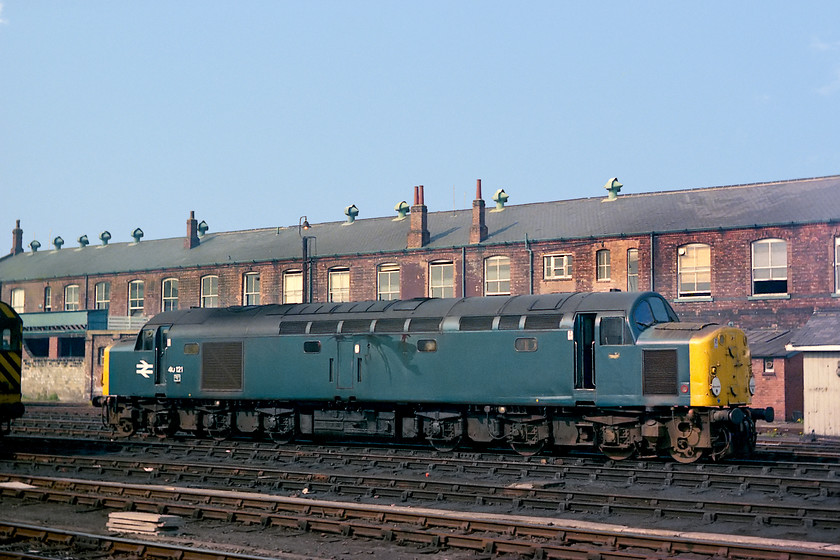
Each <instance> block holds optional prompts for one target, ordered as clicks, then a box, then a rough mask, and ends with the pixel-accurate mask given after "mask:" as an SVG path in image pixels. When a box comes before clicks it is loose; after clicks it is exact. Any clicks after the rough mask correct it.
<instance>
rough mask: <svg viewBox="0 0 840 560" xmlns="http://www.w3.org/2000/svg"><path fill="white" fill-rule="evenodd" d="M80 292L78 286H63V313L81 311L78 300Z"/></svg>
mask: <svg viewBox="0 0 840 560" xmlns="http://www.w3.org/2000/svg"><path fill="white" fill-rule="evenodd" d="M80 296H81V290H80V289H79V285H78V284H67V285H66V286H64V311H78V310H79V309H81V306H80V305H79V299H80Z"/></svg>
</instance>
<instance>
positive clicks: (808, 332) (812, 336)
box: [790, 311, 840, 349]
mask: <svg viewBox="0 0 840 560" xmlns="http://www.w3.org/2000/svg"><path fill="white" fill-rule="evenodd" d="M818 346H825V347H834V348H837V347H840V311H816V312H815V313H814V314H813V315H811V318H810V319H808V322H807V323H805V326H803V327H802V328H800V329H799V330H797V331H796V333H795V334H794V335H793V338H791V340H790V347H791V348H792V349H797V348H814V347H818Z"/></svg>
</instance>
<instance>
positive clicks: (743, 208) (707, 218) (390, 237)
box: [0, 176, 840, 282]
mask: <svg viewBox="0 0 840 560" xmlns="http://www.w3.org/2000/svg"><path fill="white" fill-rule="evenodd" d="M838 193H840V176H832V177H821V178H812V179H798V180H792V181H778V182H772V183H755V184H750V185H735V186H727V187H711V188H702V189H691V190H681V191H667V192H653V193H644V194H625V195H620V196H619V197H618V199H616V200H613V201H607V199H606V197H598V198H583V199H575V200H565V201H555V202H541V203H533V204H522V205H511V206H507V207H506V208H505V209H504V211H502V212H494V211H493V209H492V204H491V205H490V207H488V209H487V213H486V224H487V228H488V232H489V233H488V237H487V239H486V240H485V241H484V242H483V244H484V245H492V244H502V243H511V242H522V241H524V240H525V237H526V236H527V237H528V239H530V240H532V241H542V240H553V239H580V238H588V237H610V236H616V235H622V234H625V235H634V234H648V233H651V232H660V233H664V232H673V231H692V230H693V231H697V230H708V229H718V228H723V229H731V228H742V227H751V226H756V225H757V226H768V225H791V224H806V223H818V222H829V221H838V220H840V195H838ZM471 221H472V210H471V209H467V210H456V211H446V212H430V213H429V215H428V227H429V231H430V233H431V239H430V243H429V245H427V247H428V248H431V249H439V248H446V247H462V246H467V245H469V234H470V225H471ZM409 224H410V217H409V218H406V219H404V220H394V219H393V218H391V217H385V218H370V219H357V220H356V221H355V223H353V224H347V223H346V222H331V223H323V224H313V225H312V228H311V229H309V230H308V231H306V232H305V233H306V234H307V235H308V236H313V237H315V240H314V245H313V247H312V254H313V255H314V256H331V255H348V256H352V255H356V254H362V253H364V254H370V253H383V252H397V251H402V250H404V249H406V237H407V233H408V229H409ZM300 256H301V238H300V236H299V233H298V228H297V226H293V227H285V228H268V229H254V230H245V231H234V232H223V233H208V234H207V235H205V236H204V237H203V238H202V239H201V244H200V245H199V246H198V247H195V248H193V249H185V248H184V238H183V237H177V238H172V239H160V240H147V241H141V242H140V243H133V242H132V243H111V244H109V245H104V246H103V245H98V246H95V245H90V246H87V247H84V248H67V247H65V248H64V249H61V250H55V249H53V250H41V251H38V252H37V253H32V252H29V251H27V252H24V253H21V254H18V255H14V256H7V257H5V258H3V259H0V281H3V282H11V281H23V280H34V279H44V278H59V277H68V276H81V275H85V274H89V275H95V274H107V273H114V272H132V271H138V272H139V271H143V270H155V269H175V268H179V267H181V268H186V267H197V266H212V265H216V264H230V263H247V262H262V261H274V260H289V259H299V258H300Z"/></svg>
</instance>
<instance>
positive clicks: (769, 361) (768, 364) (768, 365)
mask: <svg viewBox="0 0 840 560" xmlns="http://www.w3.org/2000/svg"><path fill="white" fill-rule="evenodd" d="M764 373H767V374H772V373H776V363H775V360H773V358H764Z"/></svg>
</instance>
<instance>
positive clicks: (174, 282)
mask: <svg viewBox="0 0 840 560" xmlns="http://www.w3.org/2000/svg"><path fill="white" fill-rule="evenodd" d="M180 288H181V281H180V280H179V279H177V278H164V279H163V280H162V281H161V283H160V310H161V311H175V310H176V309H178V304H179V302H178V298H179V292H180ZM173 292H174V295H173Z"/></svg>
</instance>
